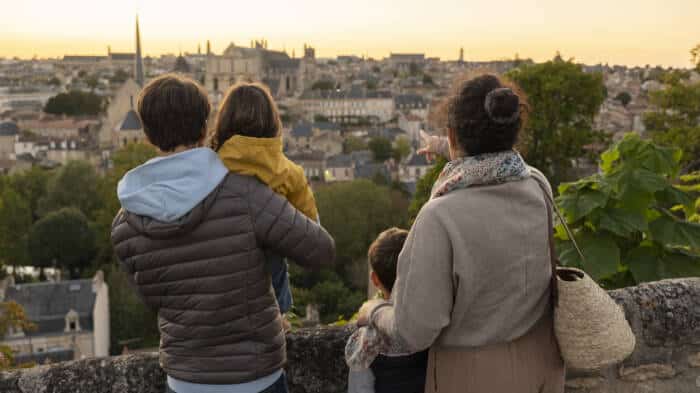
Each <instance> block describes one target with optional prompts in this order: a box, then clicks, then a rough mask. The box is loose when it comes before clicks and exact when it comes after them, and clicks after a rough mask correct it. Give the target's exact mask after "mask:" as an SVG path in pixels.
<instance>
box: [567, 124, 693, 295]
mask: <svg viewBox="0 0 700 393" xmlns="http://www.w3.org/2000/svg"><path fill="white" fill-rule="evenodd" d="M680 157H681V152H680V150H678V149H674V148H667V147H661V146H658V145H655V144H653V143H651V142H649V141H644V140H642V139H641V138H640V137H639V136H638V135H636V134H629V135H627V136H625V138H624V139H623V140H622V141H621V142H619V143H618V144H617V145H615V146H613V147H612V148H611V149H609V150H608V151H606V152H605V153H603V155H602V156H601V164H600V169H601V172H600V173H598V174H595V175H593V176H589V177H586V178H583V179H581V180H579V181H577V182H574V183H565V184H562V185H561V186H560V187H559V193H560V196H559V198H558V200H557V203H558V205H559V207H560V209H561V211H562V212H563V214H564V216H565V217H566V221H567V222H568V223H569V226H570V227H571V228H572V230H573V233H574V236H575V238H576V240H577V242H578V243H579V245H580V246H581V248H582V251H583V254H584V256H585V258H586V259H585V261H582V260H581V258H579V256H578V254H577V253H576V251H575V249H574V247H573V244H572V242H571V241H570V240H569V238H568V236H567V234H566V232H565V231H564V229H563V228H562V227H561V225H560V226H558V227H557V228H556V233H557V240H558V249H559V252H560V255H561V261H562V263H564V264H565V265H567V266H576V267H581V268H583V269H584V270H586V271H587V272H588V273H589V274H590V275H591V277H593V278H594V279H595V280H597V281H598V282H600V283H602V284H603V285H604V286H605V287H607V288H617V287H621V286H627V285H634V284H637V283H641V282H647V281H655V280H659V279H663V278H673V277H688V276H698V275H700V224H696V223H692V222H689V221H688V220H687V219H686V217H690V216H692V214H694V213H695V200H694V199H693V198H692V196H691V195H689V194H688V193H687V192H685V191H683V190H682V189H680V188H679V187H677V186H675V185H674V184H673V182H674V181H675V180H676V179H677V177H678V173H679V170H680Z"/></svg>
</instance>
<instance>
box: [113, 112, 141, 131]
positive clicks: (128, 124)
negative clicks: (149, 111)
mask: <svg viewBox="0 0 700 393" xmlns="http://www.w3.org/2000/svg"><path fill="white" fill-rule="evenodd" d="M142 128H143V126H142V125H141V119H139V115H138V114H137V113H136V111H135V110H133V109H131V110H129V112H127V113H126V117H124V121H123V122H122V125H121V126H120V127H119V130H120V131H138V130H140V129H142Z"/></svg>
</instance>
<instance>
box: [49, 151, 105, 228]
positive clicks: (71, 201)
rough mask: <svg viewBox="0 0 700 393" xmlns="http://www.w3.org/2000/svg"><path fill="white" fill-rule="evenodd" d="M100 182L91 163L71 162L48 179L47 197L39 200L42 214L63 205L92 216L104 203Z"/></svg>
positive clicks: (89, 216)
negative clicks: (100, 191)
mask: <svg viewBox="0 0 700 393" xmlns="http://www.w3.org/2000/svg"><path fill="white" fill-rule="evenodd" d="M99 184H100V177H99V176H98V175H97V171H95V168H94V167H93V166H92V165H91V164H90V163H88V162H85V161H71V162H69V163H68V164H66V165H65V166H63V167H61V168H60V169H59V170H58V172H57V173H56V174H55V175H54V176H53V177H52V178H51V179H50V180H49V181H48V184H47V192H46V197H44V198H43V199H42V200H41V201H40V202H39V212H40V215H42V216H43V215H45V214H47V213H50V212H52V211H54V210H58V209H60V208H63V207H75V208H77V209H78V210H80V211H81V212H83V214H85V216H87V217H88V218H92V217H93V215H94V213H95V211H96V210H97V209H98V208H99V207H100V205H101V204H102V201H101V200H100V195H99V192H98V190H99Z"/></svg>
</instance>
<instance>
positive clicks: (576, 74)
mask: <svg viewBox="0 0 700 393" xmlns="http://www.w3.org/2000/svg"><path fill="white" fill-rule="evenodd" d="M508 77H509V78H510V79H512V80H513V81H514V82H516V83H517V84H518V85H519V86H520V88H522V89H523V90H524V92H525V93H526V95H527V97H528V100H529V105H530V107H531V112H530V115H529V119H528V121H527V125H526V128H525V130H524V132H523V135H522V143H523V145H524V146H525V149H524V152H523V153H524V155H525V158H526V159H527V161H528V163H529V164H530V165H533V166H535V167H537V168H539V169H540V170H542V171H543V172H544V173H545V174H546V175H547V177H548V178H549V179H550V181H552V182H553V183H554V184H558V183H559V182H560V181H561V180H563V179H567V177H568V171H569V169H570V168H571V167H572V161H574V160H576V159H578V158H581V157H583V156H584V155H585V154H586V153H585V150H584V148H583V147H584V146H585V145H587V144H589V143H590V142H591V141H593V139H594V137H595V135H596V132H594V131H593V124H594V121H593V119H594V117H595V115H596V114H597V113H598V111H599V109H600V106H601V104H602V103H603V100H604V98H605V88H604V85H603V76H602V75H601V74H600V73H586V72H584V71H583V69H582V68H581V66H579V65H577V64H574V63H573V62H572V61H571V60H569V61H564V60H562V59H561V56H559V57H558V58H556V59H554V60H552V61H548V62H546V63H542V64H534V65H523V66H521V67H520V68H517V69H515V70H512V71H511V72H509V73H508Z"/></svg>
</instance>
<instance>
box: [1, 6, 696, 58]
mask: <svg viewBox="0 0 700 393" xmlns="http://www.w3.org/2000/svg"><path fill="white" fill-rule="evenodd" d="M0 13H1V14H2V18H1V19H2V23H0V57H14V56H19V57H22V58H30V57H32V56H34V55H36V56H38V57H60V56H63V55H64V54H100V55H104V54H106V51H107V46H108V45H111V47H112V50H113V51H115V52H116V51H130V52H133V51H134V39H133V36H134V18H135V15H136V14H137V13H138V15H139V18H140V20H141V34H142V43H143V49H144V53H145V54H147V55H160V54H163V53H177V52H179V51H180V50H182V51H189V52H194V51H196V49H197V44H198V43H199V44H201V45H202V50H204V48H205V42H206V40H207V39H209V40H211V42H212V49H213V50H214V52H216V53H220V52H221V51H222V50H223V49H224V48H225V47H226V46H227V45H228V44H229V42H235V43H236V44H238V45H244V46H247V45H249V43H250V40H251V39H255V38H263V37H264V38H266V39H267V40H268V42H269V46H270V48H274V49H283V48H286V49H287V50H288V52H289V53H290V54H291V50H292V48H295V49H296V54H297V55H299V54H300V53H301V47H302V46H303V44H304V43H305V42H308V43H310V44H311V45H313V46H315V47H316V49H317V56H319V57H334V56H336V55H338V54H358V55H362V54H366V55H369V56H371V57H375V58H383V57H386V56H388V54H389V53H390V52H392V51H393V52H424V53H426V54H427V55H428V56H437V57H441V58H442V59H444V60H449V59H456V58H457V56H458V53H459V48H460V47H461V46H463V47H464V49H465V53H466V59H467V60H491V59H503V58H509V57H513V56H514V54H515V53H518V54H519V55H520V56H521V57H531V58H533V59H535V60H538V61H540V60H546V59H549V58H551V57H552V56H553V55H554V53H555V52H556V51H557V50H559V51H561V52H562V53H563V54H564V56H565V57H575V58H576V59H577V60H578V61H582V62H585V63H588V64H594V63H599V62H603V63H609V64H627V65H645V64H651V65H657V64H660V65H663V66H679V67H688V66H690V55H689V50H690V48H691V47H693V46H694V45H696V44H698V43H700V0H584V1H572V0H498V1H488V0H402V1H389V0H346V1H335V0H325V1H321V0H257V1H253V0H243V1H241V0H229V1H207V0H200V1H193V0H189V1H184V2H180V1H174V0H168V1H165V0H148V1H145V0H142V1H136V0H119V1H114V0H110V1H101V0H90V1H87V0H62V1H38V0H0Z"/></svg>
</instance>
